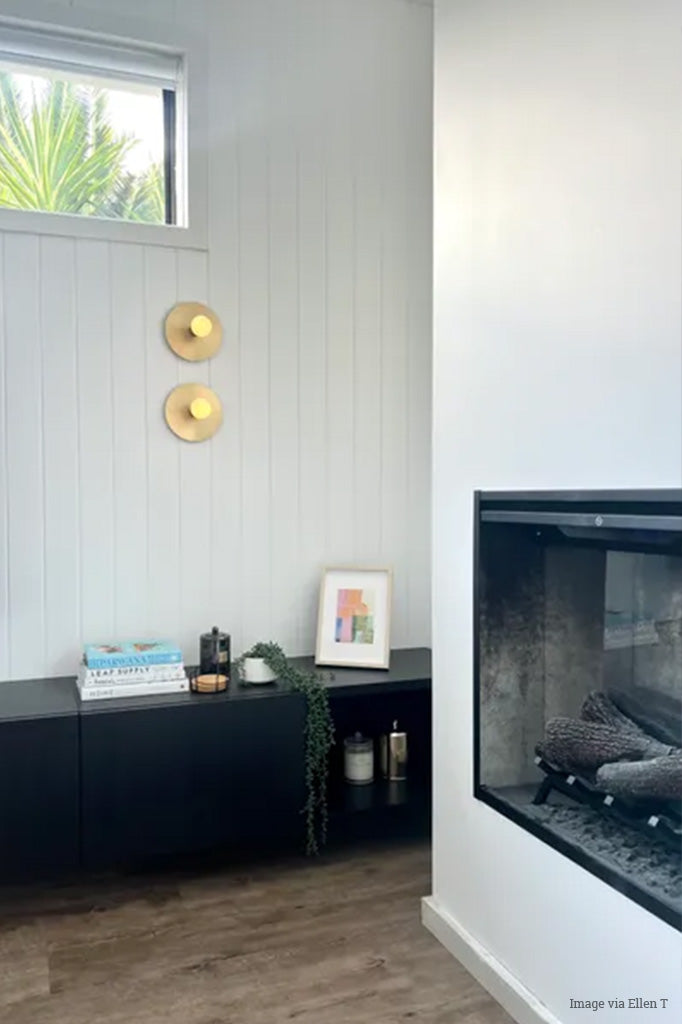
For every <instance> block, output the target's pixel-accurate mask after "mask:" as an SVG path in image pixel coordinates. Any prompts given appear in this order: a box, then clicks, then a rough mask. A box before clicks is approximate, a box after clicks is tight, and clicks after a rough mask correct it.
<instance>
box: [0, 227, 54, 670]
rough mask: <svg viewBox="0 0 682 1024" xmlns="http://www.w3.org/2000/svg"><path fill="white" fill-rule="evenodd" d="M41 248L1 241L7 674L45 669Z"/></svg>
mask: <svg viewBox="0 0 682 1024" xmlns="http://www.w3.org/2000/svg"><path fill="white" fill-rule="evenodd" d="M39 277H40V270H39V240H38V239H37V238H36V237H34V236H33V235H13V236H11V237H9V236H8V237H7V238H6V239H5V266H4V289H5V374H6V377H7V387H6V401H7V408H6V423H7V492H6V501H7V515H8V520H9V603H10V608H11V614H10V622H11V627H12V632H11V635H10V640H9V668H10V671H11V672H17V673H21V672H25V673H26V674H27V675H31V674H33V673H34V672H35V671H38V672H39V671H40V667H41V666H42V665H43V664H44V661H45V571H44V570H45V564H44V563H45V558H44V551H45V549H44V540H45V538H44V522H45V509H44V481H43V460H44V452H43V410H42V401H41V398H42V396H41V384H40V382H41V363H42V353H41V346H40V306H39V302H38V301H37V300H38V296H39V284H38V282H39Z"/></svg>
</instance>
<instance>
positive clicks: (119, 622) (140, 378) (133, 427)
mask: <svg viewBox="0 0 682 1024" xmlns="http://www.w3.org/2000/svg"><path fill="white" fill-rule="evenodd" d="M144 298H145V297H144V249H143V247H142V246H139V245H115V244H112V246H111V372H112V400H113V424H114V431H113V442H114V480H115V483H116V487H115V492H114V537H115V550H116V560H115V564H114V593H115V606H114V631H115V633H116V635H117V636H135V635H136V634H137V635H139V634H140V633H145V632H146V631H147V445H148V441H147V358H146V355H147V353H146V334H145V328H146V324H145V312H144Z"/></svg>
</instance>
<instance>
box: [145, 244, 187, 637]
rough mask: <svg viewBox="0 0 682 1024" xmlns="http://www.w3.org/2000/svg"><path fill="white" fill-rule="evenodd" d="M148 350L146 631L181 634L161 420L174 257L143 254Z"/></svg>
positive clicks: (176, 508)
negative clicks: (165, 336) (165, 330)
mask: <svg viewBox="0 0 682 1024" xmlns="http://www.w3.org/2000/svg"><path fill="white" fill-rule="evenodd" d="M144 284H145V293H144V294H145V314H144V318H145V344H146V358H147V374H146V376H147V507H148V528H147V593H148V598H149V614H148V620H147V623H148V630H149V632H150V633H152V634H155V635H157V636H168V637H176V636H177V637H181V638H182V639H183V640H184V639H185V636H184V634H181V633H180V588H181V583H182V579H181V575H180V441H179V439H178V438H177V437H176V436H175V434H173V433H172V432H171V431H170V430H169V428H168V426H167V425H166V421H165V419H164V415H163V408H164V403H165V401H166V397H167V395H168V393H169V392H170V391H171V390H172V389H173V388H174V387H175V386H176V385H177V383H178V357H177V356H176V355H175V353H174V352H173V351H172V350H171V348H170V347H169V346H168V345H167V343H166V340H165V338H164V336H163V322H164V319H165V317H166V314H167V312H168V310H169V309H170V308H171V307H172V306H173V305H174V304H175V301H176V296H177V268H176V253H175V252H173V250H172V249H154V248H151V247H146V248H145V254H144Z"/></svg>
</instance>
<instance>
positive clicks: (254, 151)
mask: <svg viewBox="0 0 682 1024" xmlns="http://www.w3.org/2000/svg"><path fill="white" fill-rule="evenodd" d="M269 15H270V12H269V10H268V9H267V6H266V5H264V4H255V5H254V9H253V11H252V12H250V13H249V17H248V18H244V21H243V24H242V25H241V28H242V30H243V31H242V32H241V33H240V43H241V46H242V47H243V48H244V52H245V53H246V54H248V55H249V59H248V61H245V62H244V63H243V64H242V65H241V71H242V75H241V76H240V80H239V83H238V88H237V90H236V93H235V103H236V105H237V109H238V115H239V129H240V130H239V142H238V146H239V196H240V209H239V228H238V230H239V245H240V250H239V255H240V275H239V309H240V339H239V344H240V350H241V385H242V392H241V408H242V417H241V424H242V504H243V532H242V537H243V546H244V579H243V588H242V603H243V608H244V613H243V614H244V638H243V639H244V642H245V643H246V644H250V643H252V642H253V641H254V640H258V639H263V637H266V638H267V637H269V636H270V635H271V629H270V623H271V603H270V601H271V595H270V585H271V579H270V559H271V543H272V540H271V535H270V523H271V515H272V514H275V515H276V511H274V510H272V511H271V509H270V448H269V442H270V407H269V401H270V330H271V319H270V295H269V292H268V285H269V280H270V253H269V246H270V239H269V219H270V201H269V190H268V182H269V174H268V163H269V159H270V146H269V127H270V125H269V120H268V67H267V56H268V49H267V41H268V18H269Z"/></svg>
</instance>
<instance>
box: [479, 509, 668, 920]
mask: <svg viewBox="0 0 682 1024" xmlns="http://www.w3.org/2000/svg"><path fill="white" fill-rule="evenodd" d="M490 504H491V505H492V506H493V507H494V509H495V511H490V510H489V509H487V506H486V501H485V499H483V500H482V501H481V502H480V505H479V512H478V517H479V519H478V544H477V550H478V567H477V572H478V575H477V584H478V586H477V592H478V600H477V625H478V636H477V644H476V653H477V658H476V664H477V673H476V674H477V679H476V684H477V694H476V699H477V721H476V736H475V750H476V765H475V776H476V796H477V797H479V799H482V800H484V801H486V802H487V803H489V804H491V805H492V806H494V807H495V808H496V809H497V810H499V811H501V812H502V813H504V814H506V815H507V816H508V817H510V818H512V820H514V821H516V822H517V823H518V824H520V825H522V826H523V827H525V828H527V829H528V830H529V831H531V832H533V833H534V834H535V835H536V836H538V837H539V838H540V839H543V840H544V841H545V842H548V843H550V844H551V845H553V846H554V847H555V848H556V849H558V850H560V851H561V852H562V853H564V854H566V855H567V856H569V857H571V858H572V859H574V860H576V861H577V862H579V863H580V864H582V865H583V866H584V867H586V868H587V869H588V870H590V871H592V872H593V873H595V874H597V875H599V876H600V877H601V878H603V879H604V880H606V881H608V882H609V883H610V884H612V885H614V886H616V887H617V888H618V889H620V890H621V891H622V892H624V893H625V894H626V895H628V896H630V897H631V898H633V899H635V900H637V901H638V902H640V903H641V904H642V905H644V906H646V907H647V909H649V910H651V911H652V912H653V913H655V914H657V915H658V916H660V917H662V918H663V919H665V920H667V921H668V922H669V923H672V924H674V925H675V926H676V927H678V928H679V927H680V921H681V919H682V826H681V821H682V818H681V814H680V812H681V809H682V754H680V749H681V748H682V515H680V517H679V526H680V528H679V529H677V519H676V517H675V515H668V516H667V517H666V519H665V523H664V528H662V529H661V528H660V526H661V523H662V522H663V520H661V519H660V516H659V518H658V520H656V523H657V525H656V527H655V528H654V527H653V526H652V528H651V529H647V528H646V521H645V517H642V516H640V517H639V519H638V523H637V527H638V528H637V530H632V529H622V530H619V529H618V528H615V529H609V530H608V531H606V530H605V531H604V533H603V534H602V535H599V533H598V531H594V530H590V529H584V528H576V527H575V526H574V525H573V526H571V525H570V522H571V521H574V519H575V517H571V516H570V515H569V516H567V523H568V524H569V525H568V526H566V525H564V526H562V524H561V518H562V516H561V507H559V512H558V514H557V516H556V517H555V521H550V522H549V523H548V522H547V521H546V516H547V512H546V508H545V511H544V513H541V514H539V515H535V516H534V513H533V503H532V502H531V503H530V510H529V511H528V512H527V514H525V515H521V516H520V515H519V503H518V502H513V503H512V504H511V506H510V507H511V508H512V509H513V512H511V513H510V514H509V519H508V520H507V521H505V513H504V511H503V510H502V511H500V503H499V502H491V503H490ZM560 505H561V503H560ZM534 507H535V511H536V512H537V511H538V504H537V503H535V506H534ZM652 511H656V510H655V509H654V510H652ZM658 511H659V512H660V509H658ZM666 511H668V512H670V508H668V509H666ZM672 511H673V512H675V511H677V509H676V507H673V510H672ZM681 511H682V508H681ZM640 512H641V509H640ZM645 512H646V509H645ZM534 518H535V519H536V521H535V522H533V519H534ZM643 518H644V522H642V519H643ZM551 519H552V517H551V516H550V520H551ZM616 519H618V516H616ZM519 520H521V521H519ZM653 522H654V519H653V517H652V523H653Z"/></svg>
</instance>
